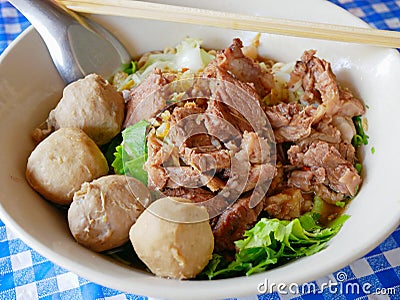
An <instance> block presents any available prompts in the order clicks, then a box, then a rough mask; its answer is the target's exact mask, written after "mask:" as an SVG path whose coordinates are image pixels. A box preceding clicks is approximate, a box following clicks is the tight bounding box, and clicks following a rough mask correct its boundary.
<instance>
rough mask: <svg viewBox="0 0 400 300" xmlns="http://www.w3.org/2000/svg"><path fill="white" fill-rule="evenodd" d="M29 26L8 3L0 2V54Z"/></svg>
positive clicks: (0, 0) (1, 0)
mask: <svg viewBox="0 0 400 300" xmlns="http://www.w3.org/2000/svg"><path fill="white" fill-rule="evenodd" d="M29 25H30V24H29V22H28V20H27V19H26V18H25V17H24V16H23V15H21V14H20V13H19V12H18V11H17V10H16V9H15V8H14V7H12V6H11V4H10V3H9V2H8V1H6V0H0V53H1V52H3V50H4V49H5V48H6V47H7V46H8V44H10V43H11V42H12V41H13V40H14V39H15V38H16V37H17V36H18V35H19V34H20V33H21V32H22V31H23V30H24V29H25V28H27V27H28V26H29Z"/></svg>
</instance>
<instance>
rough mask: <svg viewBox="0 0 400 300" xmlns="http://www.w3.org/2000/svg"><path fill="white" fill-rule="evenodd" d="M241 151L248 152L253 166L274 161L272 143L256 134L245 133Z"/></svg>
mask: <svg viewBox="0 0 400 300" xmlns="http://www.w3.org/2000/svg"><path fill="white" fill-rule="evenodd" d="M241 149H244V150H245V151H246V152H247V154H248V156H249V161H250V163H252V164H263V163H266V162H269V161H271V160H272V157H271V155H273V153H271V145H270V142H269V141H268V140H267V139H265V138H263V137H259V136H258V134H257V133H255V132H247V131H245V132H244V133H243V139H242V144H241Z"/></svg>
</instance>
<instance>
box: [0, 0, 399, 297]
mask: <svg viewBox="0 0 400 300" xmlns="http://www.w3.org/2000/svg"><path fill="white" fill-rule="evenodd" d="M27 1H29V0H27ZM330 1H331V2H333V3H335V4H337V5H339V6H342V7H343V8H345V9H347V10H348V11H350V12H351V13H353V14H354V15H356V16H358V17H360V18H362V19H363V20H364V21H366V22H368V23H369V24H371V25H373V26H375V27H377V28H380V29H389V30H400V1H399V0H396V1H385V0H381V1H380V0H368V1H358V0H330ZM28 26H29V22H28V21H27V20H26V19H25V17H23V16H22V15H21V14H20V13H19V12H18V11H17V10H15V9H14V8H13V7H12V6H11V5H10V4H9V3H8V2H7V1H5V0H0V53H1V52H3V50H4V49H5V48H6V47H7V45H8V44H9V43H10V42H11V41H13V40H14V39H15V38H16V37H17V36H18V34H19V33H21V32H22V31H23V30H24V29H25V28H27V27H28ZM0 299H1V300H2V299H7V300H8V299H17V300H35V299H73V300H80V299H82V300H91V299H104V300H120V299H121V300H122V299H135V300H142V299H149V300H152V299H151V298H148V297H142V296H137V295H132V294H126V293H122V292H120V291H116V290H112V289H109V288H106V287H103V286H100V285H97V284H95V283H92V282H89V281H87V280H85V279H83V278H81V277H79V276H78V275H76V274H74V273H72V272H69V271H67V270H65V269H63V268H61V267H59V266H57V265H55V264H53V263H52V262H50V261H49V260H47V259H46V258H45V257H43V256H41V255H40V254H39V253H37V252H36V251H34V250H33V249H31V248H30V247H28V246H27V245H26V244H24V243H23V242H22V241H21V240H20V239H19V238H18V236H16V235H15V234H14V233H13V232H12V231H11V230H10V229H9V228H8V227H6V226H5V225H4V223H3V222H2V221H1V220H0ZM188 299H190V295H188ZM270 299H271V300H272V299H274V300H275V299H298V300H300V299H335V300H341V299H343V300H348V299H379V300H380V299H399V300H400V227H399V228H398V229H397V230H396V231H395V232H393V233H392V235H390V236H389V237H388V238H387V239H386V240H385V241H384V242H383V243H382V244H381V245H379V246H378V247H377V248H376V249H374V250H373V251H371V252H370V253H368V254H367V255H366V256H364V257H363V258H361V259H359V260H357V261H355V262H353V263H352V264H350V265H349V266H347V267H345V268H343V269H341V270H338V271H336V272H334V273H333V274H330V275H328V276H326V277H323V278H319V279H318V280H316V281H312V282H309V283H307V284H304V285H301V286H289V287H286V289H284V290H280V293H278V292H273V293H268V291H265V293H262V291H261V293H260V294H259V295H254V296H251V297H246V298H243V299H238V300H270ZM153 300H154V299H153Z"/></svg>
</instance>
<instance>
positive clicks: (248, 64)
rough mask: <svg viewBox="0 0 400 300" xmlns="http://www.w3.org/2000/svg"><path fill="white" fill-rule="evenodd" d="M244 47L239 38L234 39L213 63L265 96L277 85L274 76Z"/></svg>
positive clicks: (261, 95)
mask: <svg viewBox="0 0 400 300" xmlns="http://www.w3.org/2000/svg"><path fill="white" fill-rule="evenodd" d="M242 47H243V44H242V41H241V40H240V39H238V38H236V39H234V40H233V43H232V45H231V46H229V47H228V48H226V49H225V50H224V51H222V52H221V51H220V52H218V53H217V57H216V59H215V61H214V62H212V63H211V64H214V65H217V66H218V67H220V68H222V69H223V70H225V71H228V72H229V73H231V74H233V75H234V77H235V78H237V79H239V80H240V81H242V82H248V83H250V84H252V85H253V86H254V89H255V90H256V92H257V94H258V95H259V96H260V97H261V98H264V97H265V96H266V95H267V94H269V93H270V91H271V89H272V88H273V87H274V86H275V84H274V79H273V76H272V74H271V73H268V72H267V71H266V70H265V69H263V68H261V66H260V65H259V64H258V63H256V62H254V60H253V59H251V58H249V57H247V56H245V55H244V54H243V52H242ZM206 72H209V70H206Z"/></svg>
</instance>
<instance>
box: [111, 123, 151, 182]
mask: <svg viewBox="0 0 400 300" xmlns="http://www.w3.org/2000/svg"><path fill="white" fill-rule="evenodd" d="M147 125H148V123H147V122H146V121H140V122H138V123H136V124H134V125H132V126H129V127H127V128H126V129H124V130H123V131H122V143H121V144H120V145H118V146H117V147H116V148H115V152H114V161H113V163H112V164H111V165H112V167H113V168H114V172H115V173H116V174H122V175H128V176H132V177H135V178H136V179H138V180H140V181H141V182H143V183H144V184H146V185H147V172H146V171H145V170H144V169H143V166H144V164H145V162H146V160H147V143H146V131H147Z"/></svg>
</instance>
